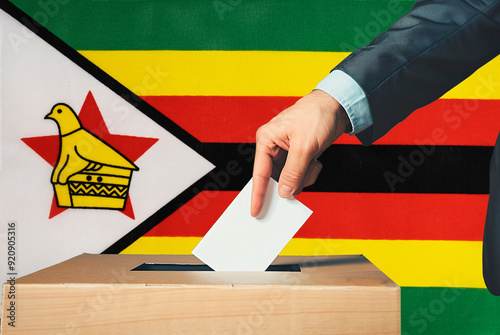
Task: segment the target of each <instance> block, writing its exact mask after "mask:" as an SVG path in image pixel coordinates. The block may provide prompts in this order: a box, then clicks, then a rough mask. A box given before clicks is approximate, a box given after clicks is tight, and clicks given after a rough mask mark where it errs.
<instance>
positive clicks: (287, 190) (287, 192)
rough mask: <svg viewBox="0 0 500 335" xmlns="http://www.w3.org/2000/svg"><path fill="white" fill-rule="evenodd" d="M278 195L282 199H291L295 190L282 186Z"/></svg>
mask: <svg viewBox="0 0 500 335" xmlns="http://www.w3.org/2000/svg"><path fill="white" fill-rule="evenodd" d="M278 193H279V195H280V197H283V198H290V197H291V196H292V193H293V189H292V188H291V187H290V186H287V185H281V186H280V188H279V190H278Z"/></svg>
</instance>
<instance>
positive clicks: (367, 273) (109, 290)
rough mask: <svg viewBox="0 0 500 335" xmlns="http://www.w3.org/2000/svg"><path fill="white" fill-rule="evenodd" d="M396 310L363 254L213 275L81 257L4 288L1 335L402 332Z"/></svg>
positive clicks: (395, 291) (131, 258) (133, 259)
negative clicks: (259, 270)
mask: <svg viewBox="0 0 500 335" xmlns="http://www.w3.org/2000/svg"><path fill="white" fill-rule="evenodd" d="M12 284H14V291H15V299H14V300H13V299H9V294H8V293H9V290H12V289H13V287H12ZM13 302H14V304H13V306H14V307H15V309H14V313H12V309H11V310H10V311H9V310H8V307H9V306H12V303H13ZM400 306H401V305H400V289H399V287H398V286H397V285H396V284H395V283H394V282H393V281H392V280H391V279H389V278H388V277H387V276H386V275H384V274H383V273H382V272H381V271H380V270H379V269H377V267H375V266H374V265H373V264H372V263H370V262H369V261H368V260H367V259H366V258H365V257H363V256H320V257H296V256H293V257H292V256H279V257H278V258H277V259H276V260H275V261H274V263H273V264H272V265H271V266H270V268H269V269H268V270H267V271H265V272H215V271H211V269H210V268H209V267H208V266H206V265H204V264H203V263H202V262H201V261H199V260H198V259H197V258H196V257H194V256H190V255H185V256H179V255H176V256H172V255H90V254H83V255H80V256H77V257H75V258H72V259H70V260H68V261H65V262H63V263H60V264H57V265H54V266H52V267H49V268H46V269H44V270H41V271H38V272H35V273H33V274H30V275H27V276H25V277H21V278H19V279H17V280H16V281H15V283H6V284H4V286H3V304H2V322H1V327H2V334H3V335H9V334H54V335H59V334H106V335H111V334H120V335H122V334H134V335H137V334H148V335H155V334H183V335H185V334H217V335H224V334H268V335H269V334H272V335H276V334H400ZM12 316H14V317H12ZM12 320H14V322H15V327H13V326H12V324H11V325H9V322H12Z"/></svg>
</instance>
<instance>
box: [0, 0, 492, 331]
mask: <svg viewBox="0 0 500 335" xmlns="http://www.w3.org/2000/svg"><path fill="white" fill-rule="evenodd" d="M12 3H14V4H15V5H16V6H18V7H19V8H20V9H22V10H23V11H25V12H26V13H27V14H28V15H30V16H31V17H32V18H33V19H35V20H37V21H38V22H39V23H40V24H42V25H43V26H45V27H46V28H47V29H48V30H49V31H51V32H52V33H54V34H55V35H56V36H57V37H59V38H61V39H62V40H63V41H64V42H66V43H67V44H69V46H71V47H72V48H74V49H76V50H78V51H79V52H80V53H81V55H83V56H84V57H86V58H87V59H88V60H90V61H91V62H93V63H94V64H96V65H97V66H99V67H100V68H101V69H102V70H104V71H105V72H107V73H108V74H109V75H110V76H112V77H114V78H115V79H116V80H117V81H118V82H120V83H121V84H123V85H124V86H125V87H127V88H128V89H130V90H131V91H132V92H134V93H135V94H137V95H138V96H140V97H141V98H142V99H144V100H145V101H146V102H148V103H149V104H150V105H151V106H153V107H154V108H156V109H157V110H158V111H159V112H161V113H162V114H163V115H165V116H167V117H168V118H169V119H171V120H172V121H174V122H175V123H176V124H178V125H179V126H181V127H182V128H183V129H184V130H185V131H187V132H188V133H190V134H191V135H192V136H194V137H195V138H196V139H197V140H198V141H199V142H200V143H199V144H198V148H197V151H198V152H199V153H201V154H202V155H203V156H204V157H206V158H207V160H209V161H210V162H211V163H213V164H214V165H215V166H216V168H215V169H214V170H212V171H211V172H210V173H209V174H208V175H206V176H205V177H204V178H203V179H202V180H201V181H199V182H197V183H196V184H195V186H194V190H195V192H194V193H193V196H192V197H187V198H189V199H190V200H189V201H187V202H185V204H183V203H179V207H178V209H176V210H173V211H171V213H170V212H168V213H167V212H165V213H164V215H162V212H160V213H157V215H155V216H154V217H151V218H149V219H148V220H145V221H144V222H143V223H142V224H139V225H138V226H137V227H136V228H135V229H134V230H132V231H131V232H130V233H127V234H126V235H124V236H123V237H122V238H121V239H119V240H118V241H116V243H114V244H112V245H111V246H110V247H109V248H108V249H107V250H106V251H105V252H107V253H137V254H144V253H151V254H189V253H191V251H192V249H193V248H194V247H195V245H196V244H197V243H198V242H199V241H200V239H201V238H202V236H204V234H205V233H206V232H207V231H208V229H209V228H210V227H211V225H212V224H213V223H214V222H215V221H216V219H217V218H218V217H219V216H220V215H221V214H222V212H223V211H224V209H225V208H226V207H227V206H228V205H229V204H230V202H231V201H232V199H234V197H235V196H236V194H237V192H238V191H239V190H241V188H242V187H243V186H244V185H245V183H246V182H247V181H248V179H249V178H250V176H251V172H252V163H253V153H254V142H255V131H256V129H257V128H258V127H259V126H260V125H261V124H263V123H265V122H267V121H268V120H269V119H270V118H272V117H273V116H274V115H276V114H277V113H279V112H280V111H281V110H283V109H284V108H286V107H288V106H289V105H291V104H293V103H294V102H295V101H296V100H297V99H298V98H299V97H300V96H303V95H305V94H307V93H308V92H309V91H310V90H312V89H313V88H314V87H315V86H316V84H317V83H318V82H319V81H320V80H321V79H322V78H324V77H325V76H326V75H327V74H328V73H329V71H330V70H331V69H332V68H333V67H334V66H335V65H336V64H337V63H339V62H340V61H341V60H342V59H343V58H344V57H346V56H347V55H348V54H349V52H352V51H353V50H355V49H356V48H358V47H361V46H363V45H365V44H368V43H369V42H370V40H371V39H372V38H374V37H375V36H376V35H377V34H379V33H381V32H382V31H384V30H386V29H387V28H388V26H389V25H390V24H391V23H392V22H394V21H395V20H397V19H398V18H399V17H400V16H401V15H403V14H404V13H405V12H407V11H408V10H409V9H410V8H411V6H412V4H413V1H405V0H402V1H397V0H371V1H367V0H338V1H326V0H318V1H313V2H305V1H299V0H289V1H264V0H262V1H257V0H214V1H181V0H176V1H173V0H172V1H153V0H149V1H132V0H131V1H125V0H121V1H119V0H115V1H67V0H64V1H63V0H40V1H28V0H12ZM2 84H3V85H6V84H5V83H2ZM499 99H500V58H496V59H494V60H493V61H491V62H490V63H489V64H487V65H485V66H484V67H483V68H481V69H480V70H478V71H477V72H476V73H475V74H473V75H472V76H471V77H470V78H468V79H467V80H466V81H464V82H463V83H461V84H460V85H459V86H458V87H456V88H455V89H453V90H452V91H450V92H449V93H447V94H446V95H444V96H443V97H442V98H441V99H439V100H438V101H436V102H434V103H432V104H431V105H429V106H427V107H424V108H422V109H421V110H418V111H416V112H415V113H413V114H412V115H411V116H410V117H409V118H408V119H407V120H406V121H405V122H403V123H402V124H400V125H398V126H396V127H395V128H394V129H393V130H392V131H391V132H389V134H387V135H386V136H385V137H384V138H382V139H380V140H379V141H378V142H376V143H375V144H374V145H372V146H370V147H362V146H361V145H360V144H359V142H358V141H357V139H356V138H355V137H349V136H348V135H343V136H342V137H341V138H340V139H339V140H338V141H337V142H336V144H335V145H333V146H332V147H331V148H330V149H329V150H327V151H326V152H325V153H324V154H323V156H322V157H321V161H322V163H323V164H324V169H323V172H322V174H321V175H320V177H319V178H318V181H317V182H316V184H315V185H314V186H312V187H310V188H309V189H306V191H305V192H303V194H301V195H300V196H298V197H297V198H298V199H299V200H300V201H301V202H303V203H304V204H305V205H306V206H308V207H309V208H311V209H312V210H313V211H314V213H313V215H312V216H311V218H310V219H309V220H308V221H307V222H306V224H305V225H304V226H303V228H302V229H301V230H300V231H299V232H298V233H297V235H296V236H295V238H294V239H293V240H292V241H291V242H290V243H289V244H288V245H287V247H286V248H285V249H284V250H283V252H282V254H283V255H330V254H364V255H365V256H366V257H367V258H368V259H370V260H371V261H372V262H373V263H374V264H375V265H376V266H377V267H379V268H380V269H381V270H382V271H383V272H384V273H386V274H387V275H388V276H389V277H390V278H391V279H393V280H394V281H395V282H396V283H397V284H398V285H400V286H401V287H402V315H401V323H402V333H403V334H495V333H500V319H499V318H498V316H499V315H500V300H499V299H498V298H495V297H493V296H491V295H490V294H489V293H488V292H487V291H486V289H485V288H484V287H485V286H484V283H483V280H482V275H481V240H482V233H483V226H484V219H485V215H486V206H487V193H488V167H489V160H490V156H491V153H492V151H493V147H492V146H493V145H494V142H495V139H496V136H497V134H498V132H499V131H500V102H499ZM187 198H186V199H187ZM167 214H168V215H167ZM256 247H258V246H256Z"/></svg>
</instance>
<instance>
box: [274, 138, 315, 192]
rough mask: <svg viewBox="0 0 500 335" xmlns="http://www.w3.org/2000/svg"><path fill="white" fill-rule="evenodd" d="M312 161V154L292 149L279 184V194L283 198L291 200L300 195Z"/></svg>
mask: <svg viewBox="0 0 500 335" xmlns="http://www.w3.org/2000/svg"><path fill="white" fill-rule="evenodd" d="M311 160H312V153H310V152H308V151H307V150H300V149H296V148H293V147H290V150H289V151H288V155H287V158H286V162H285V166H284V167H283V170H282V171H281V174H280V178H279V183H278V185H279V186H278V193H279V195H280V196H281V197H283V198H289V197H291V196H292V195H293V194H298V193H300V191H301V190H302V187H303V185H304V179H305V176H306V172H307V169H308V167H309V164H310V162H311Z"/></svg>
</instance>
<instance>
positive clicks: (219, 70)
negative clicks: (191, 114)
mask: <svg viewBox="0 0 500 335" xmlns="http://www.w3.org/2000/svg"><path fill="white" fill-rule="evenodd" d="M80 52H81V53H82V54H83V55H84V56H85V57H87V58H88V59H89V60H91V61H92V62H94V63H95V64H96V65H97V66H99V67H101V68H102V69H103V70H104V71H106V72H108V74H110V75H111V76H113V77H114V78H115V79H117V80H118V81H119V82H121V83H122V84H123V85H125V86H126V87H128V88H129V89H131V90H132V91H133V92H134V93H136V94H137V95H140V96H143V95H218V96H302V95H305V94H307V93H308V92H309V91H311V90H312V89H313V88H314V87H316V84H317V83H318V82H319V81H320V80H321V79H323V78H324V77H325V76H326V75H327V74H328V73H329V72H330V70H331V69H332V68H333V67H334V66H335V65H336V64H338V63H339V62H340V61H341V60H342V59H344V58H345V57H346V56H347V55H348V53H345V52H298V51H80ZM444 98H456V99H463V98H476V99H500V57H497V58H496V59H494V60H493V61H491V62H490V63H488V64H487V65H485V66H484V67H483V68H481V69H480V70H479V71H477V72H476V73H475V74H474V75H472V76H471V77H469V78H468V79H467V80H466V81H464V82H463V83H462V84H460V85H459V86H457V87H456V88H455V89H453V90H452V91H450V92H448V93H447V94H446V95H445V96H444Z"/></svg>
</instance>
